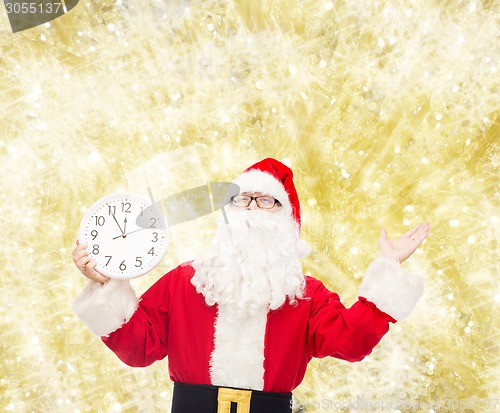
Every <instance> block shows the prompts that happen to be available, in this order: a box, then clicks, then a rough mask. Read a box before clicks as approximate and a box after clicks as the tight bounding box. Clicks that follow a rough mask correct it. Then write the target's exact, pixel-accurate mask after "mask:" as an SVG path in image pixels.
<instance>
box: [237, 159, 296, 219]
mask: <svg viewBox="0 0 500 413" xmlns="http://www.w3.org/2000/svg"><path fill="white" fill-rule="evenodd" d="M234 183H235V184H236V185H238V186H239V187H240V193H243V192H263V193H265V194H267V195H271V196H273V197H274V198H276V199H277V200H278V201H279V202H280V203H281V205H282V206H283V208H284V209H285V210H287V211H288V212H289V214H290V215H291V216H292V217H293V218H294V220H295V222H297V225H298V227H299V228H300V202H299V197H298V195H297V190H296V189H295V185H294V183H293V172H292V170H291V169H290V168H289V167H288V166H286V165H285V164H283V163H281V162H280V161H277V160H276V159H273V158H266V159H263V160H262V161H260V162H257V163H256V164H254V165H252V166H250V167H249V168H247V169H246V170H245V171H244V172H243V174H241V175H240V176H239V177H238V178H236V180H235V181H234Z"/></svg>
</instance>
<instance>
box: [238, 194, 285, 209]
mask: <svg viewBox="0 0 500 413" xmlns="http://www.w3.org/2000/svg"><path fill="white" fill-rule="evenodd" d="M237 196H244V197H245V198H250V201H248V204H246V205H241V206H238V205H235V203H234V198H236V197H237ZM259 198H273V199H274V203H273V205H272V206H271V207H269V208H262V207H261V206H259V201H258V199H259ZM253 200H255V203H256V204H257V207H258V208H260V209H273V208H274V206H275V205H276V204H278V206H280V207H281V206H282V205H281V202H280V201H278V200H277V199H276V198H274V197H272V196H268V195H259V196H249V195H234V196H232V197H231V203H232V204H233V205H234V206H235V207H236V208H247V207H249V206H250V204H251V203H252V201H253Z"/></svg>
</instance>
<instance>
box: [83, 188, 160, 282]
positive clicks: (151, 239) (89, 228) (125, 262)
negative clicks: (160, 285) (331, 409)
mask: <svg viewBox="0 0 500 413" xmlns="http://www.w3.org/2000/svg"><path fill="white" fill-rule="evenodd" d="M78 240H79V241H80V243H81V244H87V245H88V250H89V252H90V255H91V257H92V258H93V259H94V260H95V261H96V262H97V265H96V269H97V271H99V272H101V273H102V274H104V275H106V276H108V277H111V278H122V279H126V278H134V277H139V276H141V275H144V274H146V273H147V272H149V271H151V270H152V269H153V268H154V267H156V266H157V265H158V264H159V263H160V261H161V259H162V258H163V256H164V255H165V253H166V251H167V243H168V231H167V226H166V223H165V219H164V217H163V214H162V212H161V209H160V208H158V206H157V205H155V204H151V201H150V200H148V199H147V198H144V197H142V196H139V195H136V194H131V193H118V194H112V195H108V196H106V197H104V198H101V199H100V200H98V201H97V202H96V203H95V204H94V205H92V206H91V207H90V208H89V209H88V210H87V212H86V213H85V216H84V217H83V220H82V222H81V224H80V231H79V233H78Z"/></svg>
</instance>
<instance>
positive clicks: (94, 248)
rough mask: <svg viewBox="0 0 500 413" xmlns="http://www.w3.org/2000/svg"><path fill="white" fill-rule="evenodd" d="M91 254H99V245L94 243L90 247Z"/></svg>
mask: <svg viewBox="0 0 500 413" xmlns="http://www.w3.org/2000/svg"><path fill="white" fill-rule="evenodd" d="M92 254H94V255H97V254H99V245H97V244H94V246H93V247H92Z"/></svg>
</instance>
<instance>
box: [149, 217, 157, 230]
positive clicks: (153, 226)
mask: <svg viewBox="0 0 500 413" xmlns="http://www.w3.org/2000/svg"><path fill="white" fill-rule="evenodd" d="M149 220H150V221H153V223H152V224H151V225H150V226H149V228H156V227H155V224H156V218H149Z"/></svg>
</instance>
